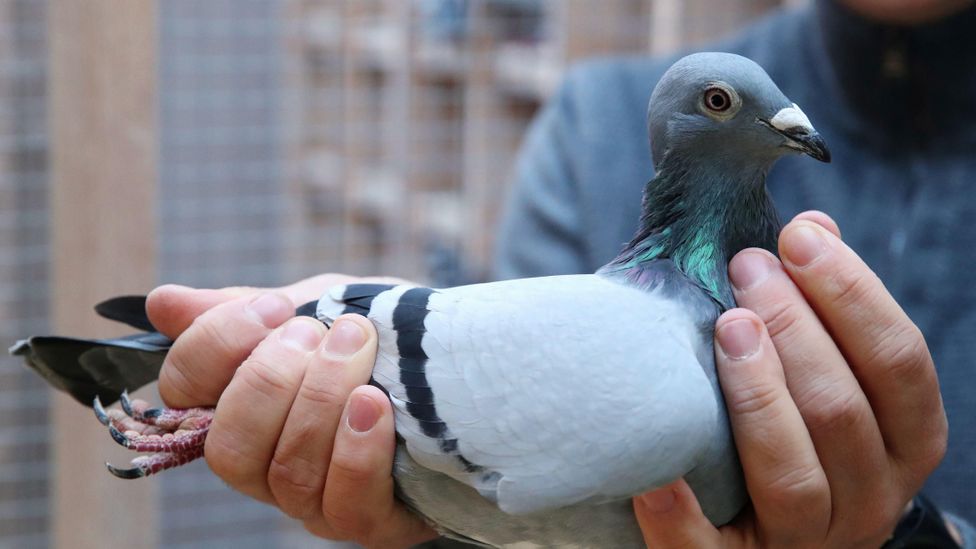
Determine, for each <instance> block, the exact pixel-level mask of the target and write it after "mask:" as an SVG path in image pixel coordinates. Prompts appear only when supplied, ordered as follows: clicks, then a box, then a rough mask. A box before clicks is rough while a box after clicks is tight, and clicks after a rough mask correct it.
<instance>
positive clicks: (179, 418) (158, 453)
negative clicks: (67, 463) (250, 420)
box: [93, 393, 214, 479]
mask: <svg viewBox="0 0 976 549" xmlns="http://www.w3.org/2000/svg"><path fill="white" fill-rule="evenodd" d="M121 405H122V409H121V410H119V409H117V408H113V409H110V410H106V409H105V408H104V407H103V406H102V403H101V402H100V401H99V399H98V398H96V399H95V402H94V405H93V408H94V411H95V417H97V418H98V420H99V421H100V422H101V423H102V424H103V425H105V426H106V427H108V430H109V433H110V434H111V435H112V439H113V440H115V442H117V443H119V444H120V445H122V446H124V447H126V448H128V449H130V450H133V451H136V452H154V453H153V454H151V455H147V456H140V457H137V458H135V459H134V460H132V467H131V468H129V469H121V468H118V467H115V466H113V465H110V464H107V463H106V467H107V468H108V470H109V472H110V473H112V474H113V475H115V476H117V477H119V478H127V479H131V478H140V477H144V476H148V475H152V474H154V473H158V472H160V471H165V470H166V469H172V468H174V467H179V466H180V465H184V464H186V463H189V462H191V461H193V460H195V459H198V458H200V457H203V448H204V443H205V442H206V438H207V432H208V431H209V430H210V423H211V422H212V421H213V414H214V409H213V408H186V409H169V408H151V407H149V404H148V403H146V402H144V401H141V400H134V401H133V400H130V399H129V395H128V394H126V393H123V394H122V398H121Z"/></svg>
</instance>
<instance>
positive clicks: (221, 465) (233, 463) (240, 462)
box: [204, 429, 262, 490]
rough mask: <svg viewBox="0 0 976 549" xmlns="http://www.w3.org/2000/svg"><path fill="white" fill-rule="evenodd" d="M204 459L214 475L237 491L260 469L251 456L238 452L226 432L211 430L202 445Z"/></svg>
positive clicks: (234, 441)
mask: <svg viewBox="0 0 976 549" xmlns="http://www.w3.org/2000/svg"><path fill="white" fill-rule="evenodd" d="M204 457H205V458H206V460H207V465H208V466H209V467H210V469H211V470H212V471H213V472H214V474H215V475H217V476H218V477H220V478H221V480H223V481H224V482H226V483H227V484H229V485H231V487H233V488H236V489H238V490H240V489H242V487H244V486H245V485H246V484H247V481H248V480H249V479H251V478H253V476H254V473H255V471H257V470H260V469H262V467H261V464H259V463H257V462H256V460H255V459H254V457H253V456H250V455H248V454H246V453H244V452H242V451H241V450H240V445H239V444H238V441H236V440H235V439H234V437H232V436H230V435H228V434H227V433H226V431H223V430H219V429H211V431H210V432H209V433H208V434H207V440H206V442H205V443H204Z"/></svg>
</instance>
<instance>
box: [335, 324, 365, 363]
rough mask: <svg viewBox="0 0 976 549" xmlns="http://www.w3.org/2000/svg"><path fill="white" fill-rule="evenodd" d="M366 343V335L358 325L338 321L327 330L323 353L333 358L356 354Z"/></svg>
mask: <svg viewBox="0 0 976 549" xmlns="http://www.w3.org/2000/svg"><path fill="white" fill-rule="evenodd" d="M365 343H366V334H365V333H363V329H362V328H360V327H359V325H358V324H356V323H355V322H353V321H351V320H340V321H338V322H336V323H335V324H334V325H333V326H332V329H331V330H329V338H328V339H327V340H326V341H325V351H326V352H327V353H329V354H331V355H335V356H350V355H354V354H356V352H357V351H359V349H361V348H362V347H363V344H365Z"/></svg>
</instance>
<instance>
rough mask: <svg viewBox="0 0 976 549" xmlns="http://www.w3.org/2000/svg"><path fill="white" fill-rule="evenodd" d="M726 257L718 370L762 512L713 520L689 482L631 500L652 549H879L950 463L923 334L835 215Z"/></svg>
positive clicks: (809, 216) (795, 224)
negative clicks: (729, 295) (726, 307)
mask: <svg viewBox="0 0 976 549" xmlns="http://www.w3.org/2000/svg"><path fill="white" fill-rule="evenodd" d="M779 251H780V256H781V257H782V258H783V261H782V262H780V261H779V260H778V259H776V258H775V257H774V256H773V255H772V254H770V253H768V252H765V251H763V250H756V249H750V250H745V251H743V252H740V253H739V254H738V255H737V256H736V257H735V258H734V259H733V260H732V262H731V263H730V265H729V277H730V279H731V280H732V283H733V286H734V292H735V297H736V301H737V302H738V303H739V305H740V306H742V307H745V308H743V309H733V310H731V311H728V312H726V313H725V314H723V315H722V317H721V318H719V320H718V322H717V324H716V330H715V340H716V353H715V355H716V367H717V369H718V375H719V379H720V380H721V384H722V390H723V392H724V394H725V400H726V404H727V406H728V410H729V418H730V421H731V424H732V432H733V434H734V436H735V441H736V445H737V447H738V451H739V457H740V459H741V461H742V467H743V470H744V472H745V478H746V485H747V487H748V490H749V495H750V498H751V499H752V506H751V508H749V509H747V510H746V511H744V512H743V513H742V514H741V515H740V516H739V517H738V518H737V519H736V520H735V521H733V522H732V523H731V524H729V525H726V526H723V527H721V528H715V527H714V526H712V525H711V523H709V522H708V520H707V519H706V518H705V517H704V515H703V514H702V512H701V509H700V507H699V506H698V503H697V501H696V500H695V496H694V494H693V493H692V492H691V490H690V488H689V487H688V485H687V484H686V483H685V482H684V481H683V480H679V481H677V482H675V483H673V484H671V485H669V486H666V487H664V488H661V489H659V490H656V491H653V492H650V493H648V494H645V495H643V496H640V497H637V498H634V509H635V512H636V514H637V517H638V521H639V522H640V524H641V528H642V530H643V532H644V537H645V540H646V541H647V543H648V545H649V546H653V547H715V546H719V545H723V546H735V547H739V546H762V547H766V546H772V547H875V548H876V547H879V546H880V545H881V544H882V543H884V541H885V540H886V539H887V538H888V537H889V536H890V535H891V533H892V531H893V530H894V527H895V525H896V524H897V521H898V519H899V518H900V517H901V516H902V514H903V512H904V510H905V508H906V505H907V503H908V502H909V500H910V499H911V498H912V497H913V496H914V495H915V494H916V493H917V492H918V490H919V489H920V488H921V486H922V484H923V482H924V481H925V479H926V478H927V477H928V476H929V474H930V473H931V472H932V471H933V470H934V469H935V467H936V466H937V465H938V464H939V462H940V461H941V460H942V457H943V455H944V454H945V449H946V439H947V424H946V417H945V412H944V410H943V406H942V398H941V395H940V393H939V385H938V380H937V378H936V372H935V366H934V364H933V363H932V358H931V356H930V354H929V352H928V348H927V346H926V344H925V340H924V339H923V337H922V334H921V332H920V331H919V330H918V328H917V327H916V326H915V325H914V324H913V323H912V322H911V320H910V319H909V318H908V316H907V315H906V314H905V313H904V311H902V309H901V308H900V307H899V306H898V304H897V303H896V302H895V301H894V299H893V298H892V297H891V295H890V294H889V293H888V292H887V290H886V289H885V287H884V286H883V284H882V283H881V281H880V280H879V279H878V278H877V276H875V275H874V273H873V272H871V270H870V269H869V268H868V267H867V266H866V265H865V264H864V262H863V261H862V260H861V259H860V258H859V257H858V256H857V255H856V254H855V253H854V252H853V251H852V250H851V249H850V248H848V247H847V245H845V244H844V243H843V242H842V241H841V239H840V232H839V230H838V229H837V226H836V224H834V222H833V221H832V220H831V219H830V218H829V217H827V216H826V215H825V214H822V213H819V212H806V213H804V214H800V215H799V216H797V218H796V219H794V220H793V221H792V222H791V223H790V224H789V225H787V226H786V227H785V228H784V230H783V232H782V234H781V236H780V240H779Z"/></svg>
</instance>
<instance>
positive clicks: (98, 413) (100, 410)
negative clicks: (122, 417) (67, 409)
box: [92, 395, 112, 427]
mask: <svg viewBox="0 0 976 549" xmlns="http://www.w3.org/2000/svg"><path fill="white" fill-rule="evenodd" d="M92 409H94V410H95V417H96V418H98V421H99V422H100V423H101V424H102V425H105V426H106V427H107V426H109V425H111V423H112V420H111V419H109V417H108V412H106V411H105V407H103V406H102V401H101V399H99V398H98V395H95V402H94V403H92Z"/></svg>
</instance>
